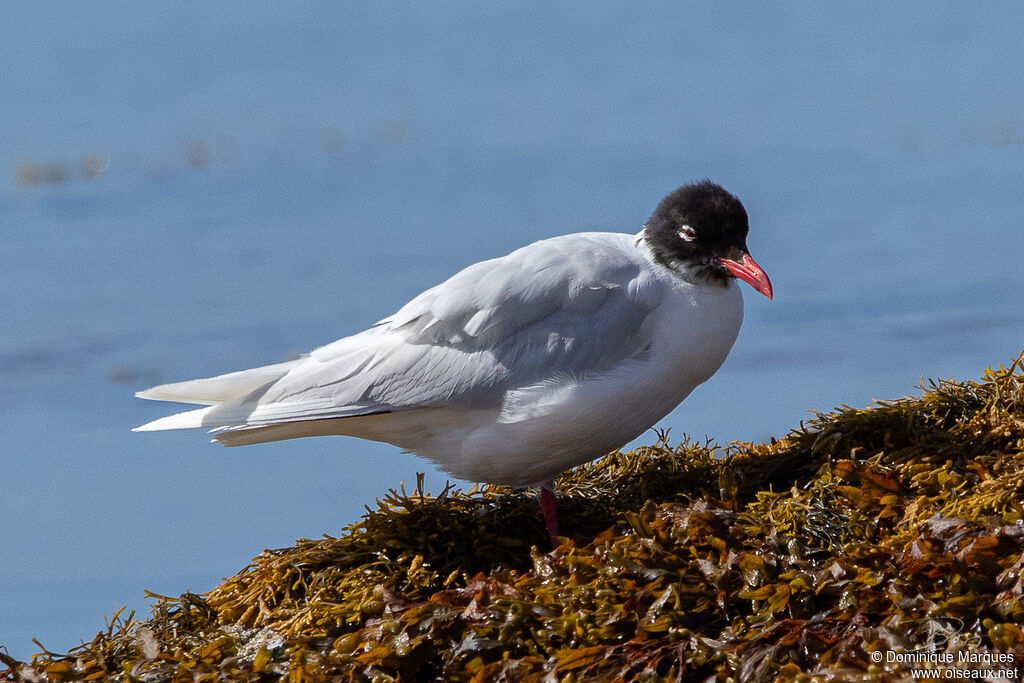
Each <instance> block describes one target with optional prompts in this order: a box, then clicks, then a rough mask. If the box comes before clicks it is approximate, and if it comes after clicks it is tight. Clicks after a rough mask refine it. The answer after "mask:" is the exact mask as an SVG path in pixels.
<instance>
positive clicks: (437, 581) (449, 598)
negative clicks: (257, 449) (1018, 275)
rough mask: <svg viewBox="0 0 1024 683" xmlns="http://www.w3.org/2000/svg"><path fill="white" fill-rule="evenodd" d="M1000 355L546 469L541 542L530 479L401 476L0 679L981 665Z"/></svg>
mask: <svg viewBox="0 0 1024 683" xmlns="http://www.w3.org/2000/svg"><path fill="white" fill-rule="evenodd" d="M1022 363H1024V354H1022V355H1021V356H1019V357H1018V358H1017V359H1015V360H1014V361H1013V362H1012V363H1011V364H1010V365H1009V367H1005V368H1004V367H1003V366H1001V365H1000V366H998V368H995V369H992V368H990V369H988V370H986V372H985V374H984V376H983V378H982V379H981V380H980V381H978V382H973V381H966V382H954V381H952V380H940V381H931V382H929V383H928V384H927V385H924V384H922V387H921V392H922V393H920V394H919V395H917V396H909V397H904V398H902V399H898V400H892V401H881V400H880V401H876V402H875V403H873V404H872V405H870V406H868V407H867V408H864V409H857V408H851V407H849V406H841V407H839V408H836V409H834V410H833V411H831V412H828V413H816V414H815V415H814V416H813V418H812V419H810V420H808V421H807V422H806V423H805V424H801V425H800V426H799V427H798V428H797V429H795V430H793V431H792V432H791V433H790V434H788V435H786V436H785V437H783V438H781V439H778V440H775V439H773V440H772V441H771V442H769V443H766V444H753V443H741V442H734V443H731V444H729V445H727V446H725V447H724V448H723V447H718V446H717V445H716V444H714V443H712V442H710V441H704V442H697V441H692V440H690V439H687V438H685V437H684V438H683V440H682V442H681V443H679V444H677V445H675V446H672V445H670V443H669V435H668V434H667V433H660V434H659V438H658V441H657V443H656V444H654V445H653V446H649V447H643V448H638V449H636V450H634V451H630V452H616V453H611V454H609V455H608V456H606V457H604V458H602V459H600V460H597V461H595V462H593V463H589V464H587V465H583V466H581V467H578V468H576V469H575V470H572V471H570V472H567V473H565V474H564V475H563V476H562V477H561V478H560V479H559V481H558V490H559V492H560V497H561V499H562V507H561V510H562V516H563V531H564V532H565V533H566V536H565V537H564V538H563V539H562V541H561V544H560V545H559V547H558V548H555V549H554V550H552V551H551V552H543V551H542V550H540V549H539V548H546V536H545V533H544V527H543V522H542V520H541V518H540V514H539V512H538V510H537V506H536V501H535V499H534V496H533V494H532V493H530V492H516V491H511V490H508V489H504V488H501V487H493V486H478V487H474V488H473V489H471V490H469V491H460V490H458V489H455V488H453V487H450V486H449V487H447V488H445V490H443V491H442V492H440V493H439V494H438V495H433V496H432V495H428V494H427V493H426V492H424V490H423V483H422V479H420V480H418V481H417V483H416V486H415V488H414V489H413V490H412V491H411V492H408V491H406V490H405V489H404V487H402V488H399V489H398V490H397V491H390V492H389V493H388V494H387V495H386V496H384V497H383V498H382V499H380V500H378V501H377V508H376V509H375V510H371V509H369V508H368V509H367V512H366V514H365V515H364V516H363V518H362V519H361V520H360V521H358V522H357V523H355V524H353V525H351V526H349V527H348V528H346V529H345V530H344V531H343V533H341V534H340V535H338V536H337V537H332V536H324V537H323V538H321V539H300V540H299V541H297V542H296V544H295V546H294V547H291V548H282V549H277V550H265V551H263V552H262V553H260V554H259V555H258V556H257V557H255V558H254V559H253V560H252V561H251V562H250V564H249V565H248V566H247V567H245V568H244V569H243V570H242V571H240V572H239V573H238V574H236V575H235V576H233V577H230V578H228V579H225V580H224V582H223V583H221V584H220V585H219V586H217V587H216V588H214V589H213V590H211V591H209V592H206V593H202V594H194V593H185V594H183V595H181V596H177V597H172V596H160V595H152V596H151V597H152V598H153V600H154V604H153V608H152V613H151V614H150V615H149V616H148V617H147V618H146V619H145V620H139V619H136V618H135V616H134V615H133V614H128V615H124V614H123V612H118V613H116V614H115V615H114V617H113V618H112V619H111V620H110V621H109V622H108V624H107V628H106V629H105V630H104V631H101V632H100V633H98V634H97V635H96V637H95V638H93V640H92V641H91V642H88V643H83V644H82V645H81V646H79V647H77V648H75V649H73V650H71V651H70V652H68V653H66V654H62V653H55V652H50V651H47V650H45V649H44V648H42V646H40V648H41V650H42V651H41V652H40V653H39V654H36V655H35V656H33V657H32V658H31V661H30V662H28V663H26V662H20V661H17V660H15V659H13V658H12V657H10V656H9V655H7V654H6V653H5V652H3V651H2V650H0V662H2V663H3V665H4V666H6V667H7V669H6V671H0V678H2V679H3V680H24V681H43V680H46V681H67V680H118V681H135V680H140V681H179V680H180V681H184V680H188V681H196V680H211V681H212V680H228V681H271V680H288V681H299V680H309V681H317V680H342V681H347V680H353V681H375V682H377V681H380V682H384V681H467V682H471V681H472V682H477V681H498V680H522V681H549V680H550V681H555V680H557V681H565V682H571V681H584V680H586V681H602V680H608V681H611V680H641V681H674V680H719V681H726V680H742V681H763V680H785V681H809V680H822V681H826V680H827V681H847V680H865V681H867V680H871V681H875V680H883V681H901V680H922V676H923V675H922V673H921V672H920V671H917V672H916V673H912V669H915V668H917V669H922V670H925V672H926V673H927V672H928V671H930V672H931V673H932V675H933V678H934V679H939V678H942V677H943V676H945V677H946V678H949V677H951V676H950V674H949V669H950V668H956V667H960V668H961V671H960V672H959V673H964V674H970V673H974V672H971V671H967V670H966V669H965V668H964V667H968V668H973V669H977V668H978V666H979V664H978V663H977V662H978V661H982V662H983V663H984V662H988V663H989V664H992V662H997V664H993V666H996V667H997V668H1000V667H1001V669H1000V670H1002V671H1004V673H1005V672H1008V671H1010V670H1012V669H1013V668H1014V667H1016V666H1017V662H1019V661H1020V658H1021V657H1024V632H1022V630H1021V627H1020V624H1021V623H1024V578H1022V575H1024V552H1022V551H1024V507H1022V505H1024V502H1022V500H1024V368H1022ZM881 653H887V655H886V656H885V657H880V655H881ZM893 653H896V656H891V655H892V654H893ZM964 653H966V659H964V657H965V654H964ZM910 655H916V658H915V657H911V656H910ZM924 655H927V656H924ZM949 662H953V663H949ZM943 667H946V668H945V669H943ZM1014 675H1015V676H1019V672H1016V671H1015V672H1014ZM924 679H925V680H927V677H926V676H925V677H924Z"/></svg>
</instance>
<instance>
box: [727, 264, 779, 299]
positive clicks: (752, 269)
mask: <svg viewBox="0 0 1024 683" xmlns="http://www.w3.org/2000/svg"><path fill="white" fill-rule="evenodd" d="M721 261H722V265H723V266H725V267H726V268H728V269H729V272H730V273H732V274H733V276H734V277H738V278H739V279H741V280H743V281H744V282H746V283H747V284H748V285H750V286H751V287H753V288H754V289H756V290H757V291H759V292H761V293H762V294H764V295H765V296H766V297H768V298H769V299H771V298H772V281H771V280H769V279H768V273H766V272H764V268H762V267H761V266H759V265H757V262H756V261H754V259H752V258H750V254H744V255H743V260H742V261H740V262H739V263H737V262H736V261H733V260H732V259H727V258H724V259H721Z"/></svg>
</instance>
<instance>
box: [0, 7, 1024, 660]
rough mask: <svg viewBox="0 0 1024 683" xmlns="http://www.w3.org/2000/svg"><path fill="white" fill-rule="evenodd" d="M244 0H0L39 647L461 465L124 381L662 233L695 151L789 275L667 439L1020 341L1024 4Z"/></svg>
mask: <svg viewBox="0 0 1024 683" xmlns="http://www.w3.org/2000/svg"><path fill="white" fill-rule="evenodd" d="M915 5H916V6H915ZM253 7H254V6H253V5H252V4H250V3H245V4H243V3H237V4H235V5H233V6H231V5H230V4H225V3H221V4H218V5H217V6H216V7H210V6H208V5H207V4H204V3H198V2H193V3H178V4H175V5H174V6H173V7H171V6H168V7H166V8H162V9H161V8H158V9H153V8H148V7H147V8H143V7H138V6H135V5H127V6H126V5H121V4H118V5H116V6H115V5H113V4H103V3H100V4H98V5H97V4H90V5H89V7H88V8H86V7H83V6H79V5H65V4H53V5H52V6H45V4H39V3H31V4H25V5H24V6H23V7H20V8H15V7H14V5H13V4H5V5H4V6H3V7H2V8H0V59H2V63H3V64H4V68H3V70H2V71H0V93H2V97H0V136H2V137H0V142H2V144H0V169H2V173H3V175H2V176H0V235H2V243H3V246H2V248H0V318H2V320H3V323H2V324H0V386H2V387H3V391H2V393H0V434H2V436H0V477H2V484H0V491H2V494H0V495H2V498H0V501H2V502H0V644H4V645H6V646H7V647H8V648H9V651H10V652H11V654H13V655H14V656H19V657H27V656H28V655H30V654H31V653H32V652H35V651H36V649H35V646H34V645H32V643H31V642H30V638H31V637H37V638H39V639H40V640H41V642H42V643H43V644H44V645H45V646H47V647H48V648H51V649H56V650H61V649H67V648H69V647H71V646H73V645H75V644H76V643H77V642H78V640H79V639H81V638H85V639H89V638H91V637H92V635H93V634H94V633H95V632H96V631H97V630H99V629H100V628H101V627H102V626H103V619H104V615H110V614H111V613H112V612H113V611H114V609H115V608H116V606H118V605H124V604H127V605H128V606H129V607H130V608H133V609H136V610H138V611H139V612H140V613H143V614H144V613H145V612H146V611H147V610H148V607H147V605H148V603H147V601H146V600H145V598H144V597H143V590H144V589H149V590H152V591H155V592H159V593H167V594H178V593H181V592H183V591H184V590H185V589H191V590H195V591H201V590H206V589H209V588H211V587H212V586H214V585H215V584H216V583H217V582H218V580H219V579H220V577H222V576H226V575H230V574H233V573H234V572H236V571H237V570H239V569H240V568H241V567H243V566H244V565H245V564H246V562H247V561H248V559H249V558H250V557H252V556H253V555H255V554H257V553H258V552H259V551H260V550H261V549H263V548H264V547H278V546H283V545H289V544H291V542H292V541H293V540H294V539H295V538H297V537H303V536H305V537H317V536H319V535H320V534H322V533H325V532H326V533H332V534H335V533H338V531H339V530H340V529H341V528H342V527H343V526H344V525H346V524H348V523H350V522H352V521H355V520H356V519H357V518H358V516H359V515H360V513H361V512H362V509H363V506H364V505H366V504H371V505H372V503H373V500H374V498H375V497H376V496H379V495H381V494H383V493H384V492H385V491H386V489H387V488H389V487H393V486H397V485H398V484H399V483H400V482H402V481H405V482H409V483H411V482H412V481H414V479H415V473H416V472H417V471H427V472H428V473H430V474H429V475H428V478H427V481H428V485H429V487H430V488H431V489H432V490H435V491H436V490H437V489H439V488H440V487H441V486H442V485H443V482H444V480H445V477H444V476H443V475H441V474H438V473H436V472H434V471H433V470H432V469H431V468H430V466H429V465H428V464H427V463H426V462H424V461H420V460H418V459H416V458H413V457H410V456H404V455H401V454H399V453H398V452H397V450H396V449H394V448H391V447H388V446H384V445H376V444H368V443H364V442H359V441H354V440H345V439H319V440H316V439H314V440H308V441H299V442H285V443H276V444H268V445H263V446H257V447H251V448H246V449H241V450H238V449H230V450H229V449H225V448H222V447H220V446H215V445H211V444H209V443H207V438H206V437H205V436H204V435H202V434H201V433H193V432H175V433H159V434H133V433H131V432H130V431H129V430H130V428H131V427H133V426H135V425H138V424H141V423H143V422H146V421H148V420H150V419H153V418H155V417H158V416H160V415H163V414H167V413H168V412H169V410H170V409H169V407H168V406H166V405H161V404H154V403H149V402H143V401H138V400H136V399H134V398H133V397H132V394H133V392H134V391H136V390H138V389H141V388H144V387H146V386H149V385H151V384H154V383H157V382H161V381H174V380H181V379H189V378H192V377H199V376H205V375H210V374H216V373H220V372H226V371H230V370H237V369H242V368H245V367H249V366H253V365H260V364H265V363H270V362H276V361H280V360H283V359H285V358H287V357H289V355H291V354H294V353H296V352H300V351H305V350H309V349H311V348H313V347H315V346H318V345H320V344H323V343H326V342H329V341H332V340H334V339H336V338H338V337H340V336H343V335H345V334H348V333H352V332H357V331H359V330H360V329H362V328H363V327H365V326H366V325H368V324H370V323H372V322H373V321H375V320H377V319H379V318H381V317H383V316H385V315H387V314H389V313H391V312H392V311H394V310H395V309H397V308H398V307H399V306H400V305H401V304H402V303H404V302H405V301H406V300H407V299H408V298H410V297H411V296H413V295H415V294H416V293H418V292H419V291H421V290H422V289H424V288H426V287H428V286H431V285H433V284H435V283H437V282H439V281H441V280H442V279H444V278H446V277H447V276H448V275H450V274H452V273H454V272H455V271H456V270H458V269H459V268H461V267H463V266H466V265H468V264H470V263H473V262H475V261H478V260H481V259H483V258H488V257H492V256H497V255H500V254H502V253H505V252H507V251H509V250H511V249H513V248H515V247H517V246H520V245H522V244H525V243H527V242H530V241H533V240H536V239H540V238H543V237H548V236H551V235H555V234H560V233H566V232H574V231H578V230H583V229H588V230H618V231H628V232H635V231H637V230H638V229H639V228H640V226H641V224H642V223H643V221H644V220H645V219H646V218H647V216H648V214H649V213H650V211H651V210H652V209H653V207H654V205H655V204H656V203H657V201H658V200H659V199H660V198H661V196H662V195H663V194H665V193H666V192H668V191H669V190H671V189H673V188H674V187H675V186H677V185H679V184H681V183H683V182H686V181H688V180H692V179H695V178H700V177H705V176H708V177H711V178H714V179H715V180H717V181H719V182H720V183H722V184H723V185H725V186H726V187H727V188H728V189H730V190H732V191H733V192H735V193H736V194H738V195H739V196H740V197H741V198H742V199H743V201H744V203H745V204H746V206H747V209H748V211H749V213H750V215H751V221H752V232H751V236H750V240H749V244H750V247H751V249H752V252H753V254H754V256H755V258H757V260H758V261H759V262H760V263H761V264H762V265H763V266H764V267H765V268H766V269H767V270H768V272H769V273H770V275H771V277H772V281H773V283H774V284H775V289H776V294H777V296H776V299H775V301H774V302H769V301H767V300H765V299H763V298H762V297H759V296H756V295H755V294H753V292H751V291H748V292H746V298H747V317H746V321H745V323H744V329H743V331H742V332H741V334H740V339H739V341H738V342H737V344H736V347H735V349H734V350H733V353H732V356H731V357H730V358H729V360H728V361H727V362H726V364H725V366H724V367H723V368H722V370H721V371H720V372H719V373H718V375H716V377H715V378H713V379H712V380H711V381H710V382H709V383H708V384H707V385H706V386H704V387H702V388H700V389H698V390H697V391H696V392H695V393H694V395H693V396H691V398H690V399H689V400H687V402H686V403H685V404H684V405H683V407H681V408H680V409H678V410H677V411H675V412H674V413H673V414H672V415H671V416H669V417H668V418H666V419H665V420H664V421H663V422H662V424H661V426H664V427H671V428H672V430H673V434H674V435H675V436H676V437H681V436H682V435H683V433H688V434H693V435H697V436H702V435H704V434H708V435H711V436H713V437H714V438H716V439H717V440H719V441H720V442H722V443H725V442H728V441H731V440H735V439H754V440H761V439H764V438H767V437H769V436H771V435H782V434H784V433H785V432H786V431H788V430H789V429H790V428H792V427H794V426H796V425H797V424H799V422H800V420H801V419H805V418H806V417H807V416H808V413H807V410H808V409H810V408H817V409H828V408H831V407H832V406H834V405H837V404H840V403H847V404H851V405H858V406H859V405H864V404H866V403H868V402H869V401H870V400H871V399H872V398H873V397H879V398H885V397H897V396H900V395H903V394H905V393H908V392H910V391H912V388H913V386H914V385H915V384H916V383H917V382H918V381H919V380H920V378H921V377H922V376H924V377H935V376H942V377H948V376H953V377H958V378H974V377H977V376H978V375H980V373H981V372H982V370H983V369H984V368H985V366H986V365H989V364H994V363H998V362H1004V363H1005V362H1007V361H1009V360H1010V359H1011V358H1012V357H1014V356H1015V355H1016V354H1017V353H1018V352H1019V351H1020V350H1021V349H1022V348H1024V295H1022V292H1024V267H1022V266H1021V254H1022V252H1024V231H1022V219H1024V114H1022V112H1024V89H1022V88H1021V87H1020V84H1021V83H1024V48H1022V44H1021V42H1020V36H1021V35H1024V10H1022V9H1021V8H1020V5H1019V3H1016V2H1012V3H1011V2H1006V3H986V4H984V5H979V6H973V7H971V8H970V11H969V12H966V11H965V12H962V13H958V12H953V11H948V12H942V11H938V10H936V9H935V7H934V5H933V4H932V3H925V2H921V3H903V4H902V5H901V9H899V10H895V9H893V8H892V7H891V6H890V5H889V4H883V3H878V4H875V5H856V7H843V8H832V7H829V8H827V9H813V8H812V9H810V10H809V9H808V7H807V6H806V5H802V6H800V7H796V6H794V7H791V8H789V7H786V6H785V5H782V6H779V5H774V4H773V5H771V6H767V5H762V4H756V5H755V4H754V3H736V4H730V3H721V4H715V5H714V6H712V7H709V8H698V7H696V6H693V7H682V8H680V7H679V6H678V5H677V4H675V3H673V4H671V5H655V4H651V5H647V4H645V5H644V9H637V8H636V7H634V6H629V7H628V8H624V9H620V8H619V7H618V6H617V4H615V3H607V4H606V5H605V4H602V3H590V4H588V5H587V8H586V13H585V15H583V14H580V15H577V14H574V13H570V12H568V11H565V10H552V9H551V8H550V7H547V6H546V5H541V4H536V5H517V6H516V7H512V8H508V7H490V6H479V5H477V4H474V3H465V4H463V5H462V6H460V7H452V4H451V3H448V5H447V7H449V8H450V9H446V10H445V11H443V12H442V11H439V10H431V9H427V8H424V7H419V6H411V7H410V6H405V5H398V4H390V3H348V2H343V3H325V4H323V5H322V6H317V7H312V8H307V9H304V10H302V11H296V10H294V9H293V8H291V7H281V6H278V5H276V4H272V3H267V4H265V5H263V6H261V7H258V8H257V9H253ZM653 438H654V437H653V436H650V437H648V438H644V439H642V440H641V441H643V442H650V441H651V440H652V439H653Z"/></svg>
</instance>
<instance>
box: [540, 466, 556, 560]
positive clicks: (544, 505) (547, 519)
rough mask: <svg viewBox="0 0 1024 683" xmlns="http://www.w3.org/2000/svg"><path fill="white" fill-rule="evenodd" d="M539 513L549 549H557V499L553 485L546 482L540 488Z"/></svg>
mask: <svg viewBox="0 0 1024 683" xmlns="http://www.w3.org/2000/svg"><path fill="white" fill-rule="evenodd" d="M540 511H541V514H542V515H544V524H545V525H547V528H548V538H550V539H551V549H552V550H554V549H555V548H557V547H558V536H559V533H558V499H557V498H555V483H554V482H548V483H547V484H544V485H543V486H541V487H540Z"/></svg>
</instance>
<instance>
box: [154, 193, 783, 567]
mask: <svg viewBox="0 0 1024 683" xmlns="http://www.w3.org/2000/svg"><path fill="white" fill-rule="evenodd" d="M748 232H749V224H748V217H747V212H746V210H745V208H744V207H743V204H742V203H741V202H740V200H739V199H738V198H737V197H735V196H734V195H732V194H731V193H729V192H728V191H726V190H725V189H724V188H722V187H721V186H720V185H718V184H716V183H714V182H712V181H711V180H701V181H696V182H691V183H688V184H686V185H683V186H682V187H679V188H678V189H676V190H674V191H672V192H670V193H669V194H668V195H666V196H665V197H664V198H663V199H662V200H661V201H660V202H659V203H658V205H657V206H656V208H655V210H654V212H653V213H652V214H651V216H650V218H649V219H648V220H647V222H646V223H644V224H643V226H642V228H641V230H640V231H639V232H638V233H636V234H629V233H613V232H579V233H573V234H567V235H562V236H557V237H551V238H548V239H544V240H541V241H538V242H534V243H532V244H529V245H527V246H524V247H521V248H519V249H517V250H515V251H512V252H511V253H509V254H507V255H505V256H502V257H499V258H494V259H489V260H485V261H481V262H479V263H476V264H474V265H471V266H469V267H467V268H465V269H464V270H462V271H460V272H458V273H456V274H455V275H454V276H452V277H451V278H449V279H448V280H446V281H445V282H442V283H441V284H439V285H437V286H435V287H432V288H430V289H427V290H426V291H424V292H423V293H421V294H419V295H418V296H416V297H415V298H413V299H412V300H411V301H409V302H408V303H407V304H405V305H404V306H402V307H401V308H399V310H398V311H397V312H396V313H394V314H393V315H391V316H389V317H386V318H384V319H383V320H380V321H379V322H377V323H376V324H374V325H373V326H371V327H369V328H368V329H366V330H365V331H362V332H359V333H358V334H353V335H351V336H347V337H344V338H342V339H339V340H337V341H335V342H332V343H330V344H327V345H326V346H321V347H320V348H317V349H315V350H314V351H312V352H310V353H308V354H306V355H303V356H301V357H299V358H297V359H295V360H290V361H287V362H283V363H276V364H273V365H267V366H263V367H257V368H252V369H248V370H241V371H239V372H231V373H228V374H224V375H219V376H216V377H210V378H206V379H196V380H191V381H185V382H178V383H174V384H164V385H161V386H157V387H153V388H151V389H147V390H145V391H140V392H138V393H137V394H136V396H138V397H139V398H144V399H151V400H159V401H172V402H179V403H191V404H199V405H204V406H206V407H203V408H198V409H193V410H189V411H187V412H182V413H177V414H174V415H170V416H168V417H163V418H160V419H157V420H154V421H152V422H149V423H147V424H144V425H142V426H140V427H136V428H135V430H134V431H157V430H168V429H191V428H207V429H209V430H211V432H212V434H213V440H214V441H217V442H220V443H222V444H225V445H227V446H242V445H248V444H256V443H263V442H269V441H279V440H283V439H294V438H299V437H310V436H326V435H344V436H352V437H358V438H362V439H369V440H373V441H383V442H388V443H391V444H394V445H396V446H398V447H399V448H401V449H402V450H404V451H405V452H410V453H414V454H416V455H419V456H422V457H425V458H427V459H429V460H431V461H433V462H434V463H435V464H436V465H437V466H439V467H440V468H441V469H442V470H445V471H447V472H448V473H450V474H451V475H453V476H454V477H457V478H459V479H463V480H468V481H476V482H484V483H490V484H502V485H509V486H512V487H521V488H526V487H539V489H540V491H539V503H540V508H541V512H542V516H543V518H544V522H545V527H546V529H547V532H548V536H549V540H550V541H551V544H552V547H557V546H558V543H559V541H558V537H559V533H560V527H559V521H558V499H557V497H556V495H555V491H554V479H555V477H556V476H557V475H558V474H560V473H561V472H563V471H565V470H567V469H570V468H572V467H575V466H576V465H580V464H582V463H585V462H588V461H590V460H593V459H595V458H597V457H600V456H602V455H605V454H606V453H608V452H611V451H614V450H616V449H618V448H620V447H622V446H623V445H625V444H626V443H628V442H629V441H631V440H633V439H634V438H636V437H638V436H640V435H641V434H642V433H643V432H645V431H646V430H648V429H649V428H651V427H652V426H653V425H654V424H655V423H657V421H658V420H660V419H662V418H663V417H664V416H665V415H667V414H668V413H669V412H671V411H672V410H673V409H675V408H676V406H678V405H679V404H680V403H681V402H682V401H683V400H684V399H685V398H686V397H687V396H689V394H690V393H691V392H692V391H693V390H694V388H696V387H697V386H698V385H700V384H702V383H703V382H705V381H706V380H708V379H709V378H710V377H711V376H712V375H713V374H714V373H715V372H716V371H717V370H718V368H719V367H720V366H721V365H722V363H723V362H724V361H725V359H726V356H727V355H728V353H729V351H730V349H731V348H732V346H733V343H734V342H735V340H736V338H737V336H738V334H739V330H740V325H741V323H742V320H743V296H742V293H741V292H740V288H739V286H738V285H737V284H736V280H737V279H738V280H741V281H743V282H745V283H747V284H749V285H750V286H751V287H752V288H753V289H754V290H756V291H757V292H759V293H761V294H763V295H765V296H766V297H768V298H769V299H772V298H773V296H774V293H773V290H772V284H771V281H770V280H769V278H768V275H767V273H766V272H765V271H764V269H762V268H761V266H760V265H758V264H757V262H756V261H754V259H753V258H752V257H751V255H750V252H749V250H748V248H747V244H746V238H747V234H748Z"/></svg>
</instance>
